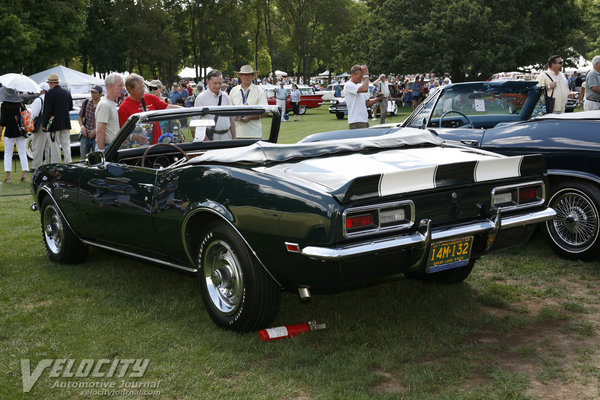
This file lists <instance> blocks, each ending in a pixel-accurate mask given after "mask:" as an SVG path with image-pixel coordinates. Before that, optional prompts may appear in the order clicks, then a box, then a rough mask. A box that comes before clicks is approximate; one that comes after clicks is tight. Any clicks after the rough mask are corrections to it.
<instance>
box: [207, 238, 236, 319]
mask: <svg viewBox="0 0 600 400" xmlns="http://www.w3.org/2000/svg"><path fill="white" fill-rule="evenodd" d="M202 264H203V265H204V279H205V280H206V289H207V290H208V296H209V298H210V301H211V303H212V304H213V305H214V306H215V307H216V308H217V309H218V310H219V311H220V312H222V313H223V314H225V315H230V314H233V313H235V311H236V310H237V308H238V307H239V305H240V304H241V302H242V297H243V296H242V295H243V288H244V281H243V276H242V268H241V265H240V262H239V260H238V258H237V256H236V254H235V252H234V251H233V249H232V248H231V246H229V245H228V244H227V243H226V242H224V241H222V240H215V241H213V242H211V243H210V244H209V245H208V247H207V248H206V250H205V252H204V260H203V263H202Z"/></svg>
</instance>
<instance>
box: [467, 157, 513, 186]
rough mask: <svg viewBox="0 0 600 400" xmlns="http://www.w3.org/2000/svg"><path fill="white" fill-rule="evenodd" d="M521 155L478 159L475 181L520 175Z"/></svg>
mask: <svg viewBox="0 0 600 400" xmlns="http://www.w3.org/2000/svg"><path fill="white" fill-rule="evenodd" d="M521 161H523V157H522V156H515V157H507V158H497V159H495V160H494V159H491V160H479V161H478V162H477V166H476V167H475V176H474V177H475V182H483V181H491V180H494V179H502V178H513V177H517V176H521Z"/></svg>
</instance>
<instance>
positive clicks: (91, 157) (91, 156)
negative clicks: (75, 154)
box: [85, 151, 104, 168]
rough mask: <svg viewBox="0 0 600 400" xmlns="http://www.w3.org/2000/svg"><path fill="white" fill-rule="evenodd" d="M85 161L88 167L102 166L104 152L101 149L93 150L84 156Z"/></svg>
mask: <svg viewBox="0 0 600 400" xmlns="http://www.w3.org/2000/svg"><path fill="white" fill-rule="evenodd" d="M85 162H86V164H87V165H88V166H90V167H99V168H102V167H104V153H103V152H101V151H93V152H91V153H88V155H87V156H86V157H85Z"/></svg>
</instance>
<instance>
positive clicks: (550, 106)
mask: <svg viewBox="0 0 600 400" xmlns="http://www.w3.org/2000/svg"><path fill="white" fill-rule="evenodd" d="M544 73H545V74H546V76H547V77H548V78H550V80H551V81H552V82H554V80H553V79H552V77H551V76H550V75H548V73H547V72H544ZM544 100H545V101H546V114H551V113H552V112H554V102H555V101H556V99H555V98H554V89H552V93H551V94H550V96H548V88H544Z"/></svg>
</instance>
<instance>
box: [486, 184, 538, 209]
mask: <svg viewBox="0 0 600 400" xmlns="http://www.w3.org/2000/svg"><path fill="white" fill-rule="evenodd" d="M545 199H546V187H545V186H544V182H542V181H538V182H527V183H522V184H517V185H510V186H500V187H496V188H494V190H492V207H498V208H500V209H502V210H509V209H511V208H523V207H532V206H537V205H541V204H544V201H545Z"/></svg>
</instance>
